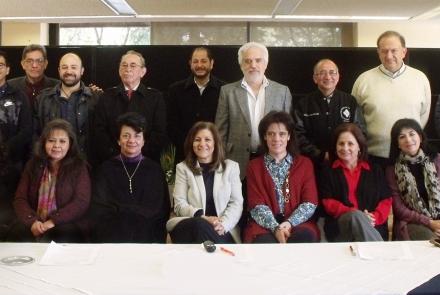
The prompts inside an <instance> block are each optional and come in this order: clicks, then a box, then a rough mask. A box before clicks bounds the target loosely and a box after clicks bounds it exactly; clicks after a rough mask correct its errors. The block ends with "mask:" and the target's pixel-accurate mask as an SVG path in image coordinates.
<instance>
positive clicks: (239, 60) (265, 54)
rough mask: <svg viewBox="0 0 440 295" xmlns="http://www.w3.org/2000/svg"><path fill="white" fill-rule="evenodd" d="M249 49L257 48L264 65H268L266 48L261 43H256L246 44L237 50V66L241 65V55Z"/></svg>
mask: <svg viewBox="0 0 440 295" xmlns="http://www.w3.org/2000/svg"><path fill="white" fill-rule="evenodd" d="M251 48H258V49H260V50H261V51H262V52H263V59H264V60H265V61H266V64H267V63H269V52H268V51H267V47H266V46H264V45H263V44H261V43H257V42H248V43H246V44H243V45H242V46H241V47H240V49H238V64H239V65H241V64H242V63H243V53H244V52H246V51H248V50H249V49H251Z"/></svg>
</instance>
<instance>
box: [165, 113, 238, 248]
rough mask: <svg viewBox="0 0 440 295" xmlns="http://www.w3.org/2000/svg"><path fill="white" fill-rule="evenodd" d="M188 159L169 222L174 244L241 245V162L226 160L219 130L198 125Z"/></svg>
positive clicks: (188, 143)
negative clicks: (239, 225) (211, 243)
mask: <svg viewBox="0 0 440 295" xmlns="http://www.w3.org/2000/svg"><path fill="white" fill-rule="evenodd" d="M184 152H185V160H184V161H183V162H181V163H179V164H178V165H177V167H176V183H175V186H174V193H173V197H174V212H175V214H176V217H174V218H171V219H170V220H169V221H168V223H167V230H168V231H169V232H170V236H171V240H172V241H173V243H185V244H190V243H202V242H204V241H206V240H211V241H213V242H214V243H233V242H236V243H239V242H240V232H239V228H238V225H237V224H238V221H239V219H240V217H241V213H242V210H243V196H242V193H241V181H240V169H239V167H238V163H236V162H234V161H231V160H225V152H224V149H223V145H222V142H221V140H220V137H219V134H218V131H217V128H216V127H215V125H214V124H213V123H210V122H197V123H196V124H194V126H193V127H192V128H191V130H190V131H189V132H188V135H187V137H186V140H185V144H184Z"/></svg>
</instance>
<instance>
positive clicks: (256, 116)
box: [241, 76, 269, 153]
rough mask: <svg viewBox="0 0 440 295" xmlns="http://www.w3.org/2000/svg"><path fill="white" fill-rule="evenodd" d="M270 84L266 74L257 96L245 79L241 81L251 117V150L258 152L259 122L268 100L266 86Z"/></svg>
mask: <svg viewBox="0 0 440 295" xmlns="http://www.w3.org/2000/svg"><path fill="white" fill-rule="evenodd" d="M268 85H269V81H268V80H267V78H266V76H264V77H263V83H262V84H261V87H260V90H259V91H258V93H257V96H255V94H254V92H253V91H252V88H251V87H250V86H249V84H248V83H247V82H246V81H245V80H244V78H243V80H242V81H241V87H243V88H244V89H245V90H246V92H247V101H248V107H249V115H250V119H251V130H252V132H251V152H253V153H254V152H256V151H257V149H258V145H259V144H260V138H259V135H258V124H260V121H261V119H262V118H263V117H264V106H265V100H266V87H267V86H268Z"/></svg>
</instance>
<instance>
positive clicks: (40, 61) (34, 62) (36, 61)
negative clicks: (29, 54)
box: [24, 58, 45, 65]
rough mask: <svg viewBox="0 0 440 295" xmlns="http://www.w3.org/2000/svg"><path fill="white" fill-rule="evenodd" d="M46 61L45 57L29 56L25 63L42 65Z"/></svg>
mask: <svg viewBox="0 0 440 295" xmlns="http://www.w3.org/2000/svg"><path fill="white" fill-rule="evenodd" d="M44 61H45V59H44V58H37V59H32V58H28V59H25V60H24V63H25V64H27V65H33V64H37V65H42V64H43V63H44Z"/></svg>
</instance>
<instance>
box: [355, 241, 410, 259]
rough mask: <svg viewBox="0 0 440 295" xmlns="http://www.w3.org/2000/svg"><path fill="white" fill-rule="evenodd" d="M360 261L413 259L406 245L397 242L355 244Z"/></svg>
mask: <svg viewBox="0 0 440 295" xmlns="http://www.w3.org/2000/svg"><path fill="white" fill-rule="evenodd" d="M355 247H356V251H357V253H358V256H359V258H360V259H366V260H409V259H414V257H413V255H412V253H411V250H410V249H409V247H408V245H407V244H404V243H399V242H385V243H380V242H372V243H356V246H355Z"/></svg>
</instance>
